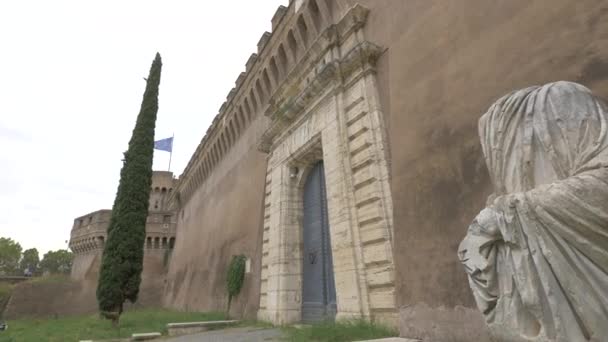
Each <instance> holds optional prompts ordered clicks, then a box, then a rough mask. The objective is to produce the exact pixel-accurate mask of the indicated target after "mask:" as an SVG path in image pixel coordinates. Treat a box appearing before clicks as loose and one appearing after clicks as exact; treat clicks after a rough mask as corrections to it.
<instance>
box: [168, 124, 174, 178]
mask: <svg viewBox="0 0 608 342" xmlns="http://www.w3.org/2000/svg"><path fill="white" fill-rule="evenodd" d="M174 137H175V133H173V134H172V135H171V152H169V168H168V169H167V171H171V157H173V138H174Z"/></svg>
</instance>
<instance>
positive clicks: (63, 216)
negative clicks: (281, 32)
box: [0, 0, 288, 257]
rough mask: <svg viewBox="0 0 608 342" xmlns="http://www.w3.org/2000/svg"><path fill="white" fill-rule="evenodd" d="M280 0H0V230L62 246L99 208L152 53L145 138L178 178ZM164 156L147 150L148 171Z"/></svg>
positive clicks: (29, 242) (37, 243)
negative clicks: (154, 74)
mask: <svg viewBox="0 0 608 342" xmlns="http://www.w3.org/2000/svg"><path fill="white" fill-rule="evenodd" d="M287 3H288V0H257V1H252V0H221V1H200V0H199V1H182V0H171V1H169V0H167V1H151V0H141V1H139V0H138V1H134V0H128V1H126V0H122V1H115V0H111V1H108V0H104V1H83V0H74V1H63V0H53V1H48V0H40V1H28V0H19V1H16V0H15V1H0V237H10V238H13V239H15V240H16V241H18V242H19V243H20V244H21V246H22V247H23V248H24V249H26V248H32V247H36V248H38V250H39V252H40V253H41V257H42V254H43V253H45V252H46V251H48V250H55V249H59V248H67V243H66V241H67V240H69V235H70V229H71V226H72V222H73V219H74V218H75V217H77V216H81V215H84V214H87V213H89V212H91V211H95V210H98V209H106V208H107V209H110V207H111V205H112V202H113V200H114V196H115V193H116V187H117V185H118V178H119V173H120V167H121V158H122V153H123V151H125V150H126V148H127V144H128V141H129V138H130V136H131V131H132V130H133V126H134V124H135V118H136V116H137V114H138V112H139V107H140V104H141V99H142V95H143V92H144V87H145V81H144V80H143V77H147V74H148V71H149V69H150V64H151V63H152V60H153V58H154V54H155V53H156V52H157V51H158V52H160V54H161V56H162V59H163V70H162V76H161V84H160V95H159V112H158V120H157V122H156V139H162V138H166V137H170V136H171V135H172V134H173V133H175V143H174V153H173V161H172V165H171V170H172V171H173V172H175V173H176V175H179V174H180V173H181V171H182V170H183V169H184V167H185V166H186V164H187V163H188V160H189V159H190V156H191V154H192V153H193V152H194V150H195V148H196V146H197V145H198V143H199V142H200V140H201V138H202V137H203V134H204V133H205V131H206V130H207V127H208V126H209V124H210V123H211V121H212V119H213V117H214V116H215V115H216V114H217V112H218V110H219V108H220V106H221V104H222V103H223V102H224V101H225V99H226V95H227V94H228V92H229V91H230V89H231V88H232V87H233V86H234V81H235V80H236V78H237V77H238V75H239V73H240V72H241V71H244V69H245V62H246V61H247V58H248V57H249V55H250V54H251V53H253V52H256V44H257V42H258V40H259V38H260V36H261V35H262V33H263V32H264V31H270V29H271V26H270V19H271V17H272V15H273V14H274V12H275V10H276V8H277V7H278V6H279V5H281V4H282V5H287ZM168 160H169V153H168V152H163V151H155V155H154V169H155V170H166V169H167V164H168Z"/></svg>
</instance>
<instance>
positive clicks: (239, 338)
mask: <svg viewBox="0 0 608 342" xmlns="http://www.w3.org/2000/svg"><path fill="white" fill-rule="evenodd" d="M282 336H283V334H282V333H281V330H279V329H267V328H254V327H249V328H248V327H244V328H230V329H222V330H212V331H206V332H202V333H198V334H194V335H184V336H179V337H174V338H169V339H166V340H164V341H167V342H223V341H226V342H250V341H251V342H255V341H264V342H269V341H273V342H275V341H282V340H281V337H282Z"/></svg>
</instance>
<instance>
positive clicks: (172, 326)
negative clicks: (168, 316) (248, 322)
mask: <svg viewBox="0 0 608 342" xmlns="http://www.w3.org/2000/svg"><path fill="white" fill-rule="evenodd" d="M238 322H239V321H238V320H227V321H204V322H183V323H169V324H167V331H168V332H169V336H176V335H185V334H194V333H198V332H202V331H207V330H209V329H212V328H219V327H225V326H228V325H233V324H236V323H238Z"/></svg>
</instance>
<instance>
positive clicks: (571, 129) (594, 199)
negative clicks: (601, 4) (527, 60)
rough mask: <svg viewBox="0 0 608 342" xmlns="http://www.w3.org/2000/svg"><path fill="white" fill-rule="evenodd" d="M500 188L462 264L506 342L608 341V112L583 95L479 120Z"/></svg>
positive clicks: (580, 91) (501, 106)
mask: <svg viewBox="0 0 608 342" xmlns="http://www.w3.org/2000/svg"><path fill="white" fill-rule="evenodd" d="M479 136H480V139H481V144H482V148H483V154H484V156H485V160H486V165H487V167H488V170H489V173H490V178H491V180H492V183H493V186H494V194H492V195H491V196H490V198H489V199H488V203H487V207H486V208H485V209H483V210H482V211H481V212H480V213H479V214H478V215H477V217H476V218H475V220H474V221H473V223H471V225H470V226H469V228H468V230H467V235H466V237H465V238H464V240H463V241H462V242H461V244H460V247H459V250H458V257H459V259H460V261H461V262H462V264H463V266H464V268H465V271H466V273H467V274H468V279H469V285H470V287H471V289H472V292H473V295H474V298H475V301H476V303H477V307H478V308H479V310H480V311H481V312H482V313H483V315H484V317H485V320H486V323H487V325H488V327H489V330H490V333H491V334H492V335H493V336H494V337H495V338H496V340H498V341H535V342H539V341H552V342H553V341H555V342H579V341H598V342H599V341H604V342H605V341H608V107H607V106H606V104H605V103H604V102H602V101H601V100H600V99H599V98H597V97H595V96H594V95H593V94H592V93H591V91H590V90H589V89H587V88H585V87H584V86H582V85H580V84H576V83H571V82H556V83H550V84H546V85H544V86H535V87H530V88H526V89H522V90H518V91H515V92H512V93H510V94H508V95H506V96H504V97H502V98H501V99H499V100H498V101H497V102H496V103H494V104H493V105H492V106H491V107H490V109H489V110H488V112H487V113H485V114H484V115H483V116H482V117H481V119H480V120H479Z"/></svg>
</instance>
